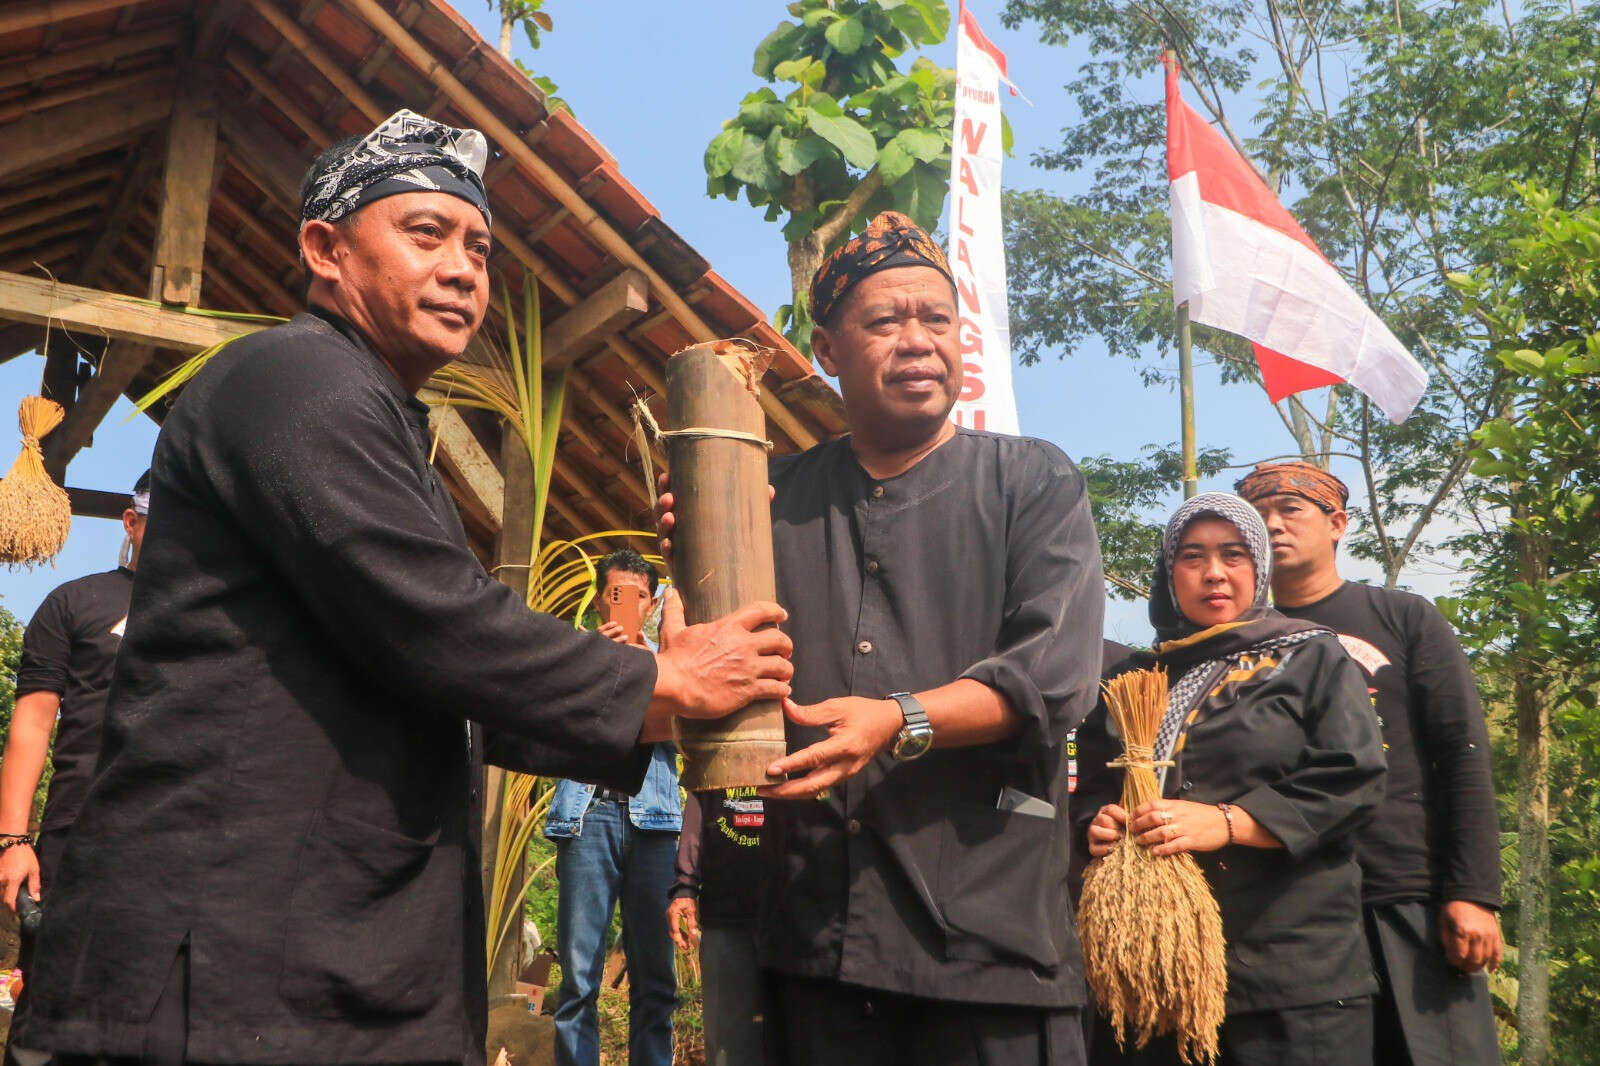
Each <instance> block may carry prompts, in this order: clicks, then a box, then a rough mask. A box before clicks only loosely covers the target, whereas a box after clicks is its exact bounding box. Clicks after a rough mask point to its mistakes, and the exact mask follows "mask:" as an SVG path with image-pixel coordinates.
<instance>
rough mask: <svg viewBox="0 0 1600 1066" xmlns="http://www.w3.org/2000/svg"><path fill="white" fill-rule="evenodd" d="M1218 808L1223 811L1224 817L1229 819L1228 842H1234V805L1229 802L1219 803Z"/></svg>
mask: <svg viewBox="0 0 1600 1066" xmlns="http://www.w3.org/2000/svg"><path fill="white" fill-rule="evenodd" d="M1217 810H1219V811H1221V812H1222V817H1224V818H1226V819H1227V820H1228V843H1229V844H1232V843H1233V806H1232V805H1231V804H1227V803H1219V804H1217Z"/></svg>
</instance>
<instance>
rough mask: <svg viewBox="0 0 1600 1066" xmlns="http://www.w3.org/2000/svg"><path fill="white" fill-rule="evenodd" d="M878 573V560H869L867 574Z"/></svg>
mask: <svg viewBox="0 0 1600 1066" xmlns="http://www.w3.org/2000/svg"><path fill="white" fill-rule="evenodd" d="M877 572H878V560H876V559H868V560H867V573H869V574H876V573H877Z"/></svg>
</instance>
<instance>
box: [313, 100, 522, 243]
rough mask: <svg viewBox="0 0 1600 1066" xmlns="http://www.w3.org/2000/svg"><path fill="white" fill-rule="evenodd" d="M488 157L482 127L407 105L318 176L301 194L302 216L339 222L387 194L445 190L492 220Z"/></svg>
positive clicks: (327, 166)
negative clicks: (452, 122)
mask: <svg viewBox="0 0 1600 1066" xmlns="http://www.w3.org/2000/svg"><path fill="white" fill-rule="evenodd" d="M488 161H489V142H488V141H486V140H484V137H483V134H481V133H479V132H478V131H477V130H462V129H456V128H455V127H454V126H446V125H445V124H444V123H442V122H435V121H433V120H432V119H430V118H424V117H422V116H421V115H418V114H416V113H415V112H412V111H407V110H404V109H402V110H400V111H396V112H395V113H394V114H393V115H390V116H389V117H388V118H387V119H385V120H384V121H383V122H382V124H380V125H379V126H378V128H377V129H375V130H373V131H372V132H371V133H369V134H367V135H366V136H365V137H363V138H362V139H361V140H360V141H358V142H357V143H355V144H354V145H352V146H351V147H350V149H349V151H347V152H345V153H343V154H342V155H341V156H339V157H338V158H336V159H334V160H332V161H331V162H329V163H328V164H327V165H326V166H325V167H324V168H323V169H322V170H321V172H319V173H318V174H317V175H315V177H314V178H313V179H312V180H311V181H310V182H309V184H308V186H307V188H306V191H305V193H304V195H303V198H302V203H301V205H300V221H301V222H310V221H312V220H318V221H322V222H337V221H339V219H341V218H344V217H345V216H346V215H348V214H350V213H351V212H352V211H355V210H357V209H358V208H361V207H365V206H366V205H367V204H370V203H372V202H373V201H374V200H381V199H383V198H384V197H385V196H393V195H395V194H396V193H403V192H442V193H448V194H450V195H451V196H458V197H460V198H461V199H463V200H465V201H467V202H468V203H469V204H471V205H472V206H473V207H476V208H477V209H478V210H479V211H481V212H482V213H483V221H484V224H485V225H487V224H489V223H490V221H491V218H490V214H489V196H488V193H487V192H486V191H485V189H484V187H483V168H484V165H485V164H487V163H488Z"/></svg>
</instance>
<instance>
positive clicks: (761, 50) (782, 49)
mask: <svg viewBox="0 0 1600 1066" xmlns="http://www.w3.org/2000/svg"><path fill="white" fill-rule="evenodd" d="M799 32H800V27H799V26H796V25H795V24H794V23H792V22H780V23H778V28H777V29H775V30H773V31H772V32H771V33H769V34H767V35H766V36H765V37H763V38H762V39H761V43H760V44H758V45H756V58H755V63H754V64H753V65H752V67H751V70H752V71H754V73H755V75H756V77H758V78H770V77H772V68H773V67H775V66H777V65H778V64H779V63H780V62H782V61H783V60H785V59H789V58H792V57H791V56H790V54H789V53H790V52H791V51H792V49H793V47H794V36H795V35H796V34H797V33H799Z"/></svg>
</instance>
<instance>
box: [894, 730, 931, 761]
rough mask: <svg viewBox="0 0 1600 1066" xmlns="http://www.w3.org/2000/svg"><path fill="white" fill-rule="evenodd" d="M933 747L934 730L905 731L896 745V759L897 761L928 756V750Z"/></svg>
mask: <svg viewBox="0 0 1600 1066" xmlns="http://www.w3.org/2000/svg"><path fill="white" fill-rule="evenodd" d="M931 747H933V731H932V730H922V729H919V730H915V731H913V730H909V729H907V730H903V731H902V732H901V733H900V736H899V739H897V740H896V741H895V744H894V757H895V758H896V759H915V758H917V757H918V756H920V755H926V754H927V752H928V749H929V748H931Z"/></svg>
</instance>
